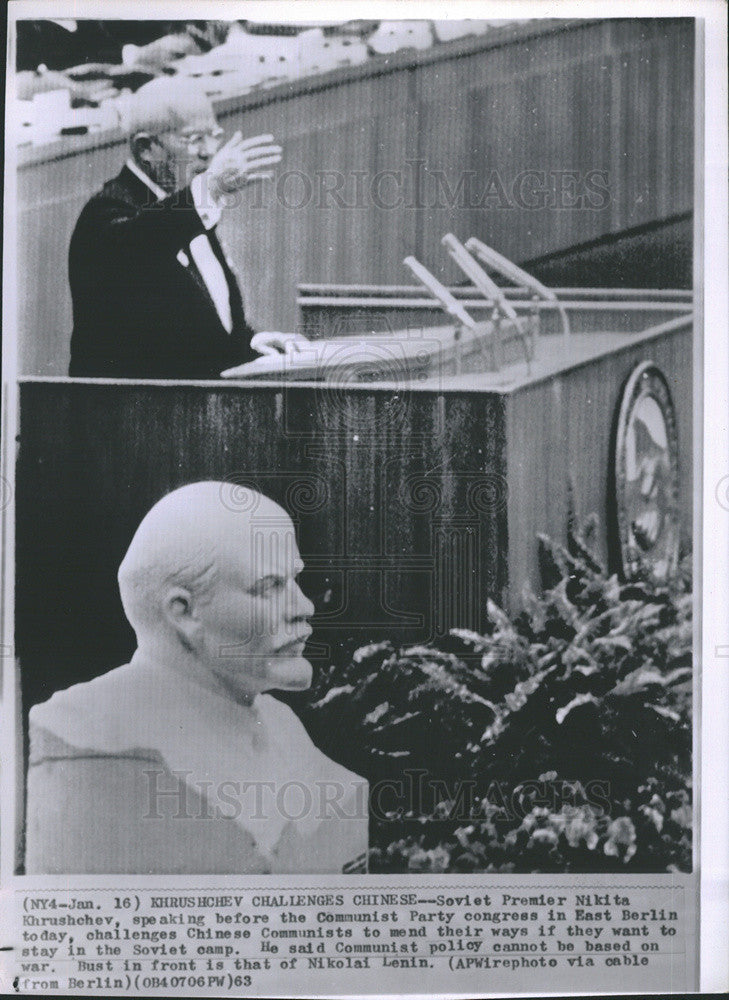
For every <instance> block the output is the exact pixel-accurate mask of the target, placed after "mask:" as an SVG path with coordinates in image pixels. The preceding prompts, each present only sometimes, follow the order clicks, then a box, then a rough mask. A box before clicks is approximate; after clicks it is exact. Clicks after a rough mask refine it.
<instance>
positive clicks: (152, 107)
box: [124, 76, 215, 138]
mask: <svg viewBox="0 0 729 1000" xmlns="http://www.w3.org/2000/svg"><path fill="white" fill-rule="evenodd" d="M214 117H215V116H214V112H213V106H212V104H211V103H210V101H209V99H208V97H207V96H206V94H205V92H204V91H203V90H202V88H201V87H200V86H199V85H198V84H197V83H196V82H195V81H194V80H188V79H175V78H172V77H169V76H160V77H157V78H156V79H154V80H150V81H149V83H145V84H144V85H143V86H142V87H140V88H139V90H137V91H136V93H134V94H133V95H132V96H131V98H130V100H129V103H128V106H127V109H126V113H125V121H124V124H125V126H126V131H127V134H128V135H129V137H130V138H133V137H134V136H135V135H137V134H138V133H139V132H147V133H149V134H150V135H159V134H160V133H162V132H167V131H179V130H181V129H183V128H184V127H185V126H186V125H188V124H190V123H197V122H199V121H203V120H204V121H208V122H210V121H214Z"/></svg>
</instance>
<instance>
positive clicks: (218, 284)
mask: <svg viewBox="0 0 729 1000" xmlns="http://www.w3.org/2000/svg"><path fill="white" fill-rule="evenodd" d="M127 167H128V168H129V169H130V170H131V171H132V173H133V174H134V175H135V176H136V177H138V178H139V179H140V181H143V182H144V183H145V184H146V185H147V187H148V188H149V189H150V191H152V193H153V194H155V195H156V196H157V198H159V199H160V200H162V198H167V197H168V194H167V192H166V191H164V190H163V189H162V188H161V187H160V186H159V184H155V182H154V181H153V180H152V178H151V177H148V176H147V174H145V173H144V171H143V170H140V168H139V167H138V166H137V164H136V163H135V162H134V160H132V159H131V158H130V159H128V160H127ZM190 191H191V192H192V200H193V203H194V205H195V209H196V211H197V214H198V215H199V216H200V221H201V222H202V224H203V225H204V226H205V228H206V229H212V228H213V226H215V225H217V223H218V221H219V220H220V214H221V212H220V207H219V206H218V205H216V204H214V203H210V204H209V203H208V202H210V199H209V198H207V199H206V197H205V194H206V188H205V186H204V180H203V177H202V175H201V174H198V176H197V177H195V178H194V180H193V181H192V183H191V184H190ZM189 249H190V253H191V254H192V259H193V260H194V261H195V264H196V265H197V269H198V271H199V272H200V275H201V277H202V279H203V281H204V282H205V285H206V287H207V290H208V292H209V293H210V297H211V299H212V300H213V303H214V304H215V308H216V310H217V313H218V316H219V317H220V322H221V323H222V324H223V326H224V327H225V329H226V330H227V331H228V333H230V332H231V330H232V329H233V316H232V313H231V310H230V295H229V293H228V282H227V281H226V280H225V272H224V271H223V268H222V266H221V264H220V261H219V260H218V258H217V257H216V256H215V254H214V253H213V248H212V247H211V246H210V240H209V239H208V237H207V236H206V235H205V234H204V233H200V235H199V236H196V237H195V238H194V239H193V240H192V242H191V243H190V248H189ZM178 260H180V263H181V264H182V265H183V267H185V266H189V264H187V265H186V264H185V257H184V254H180V255H178Z"/></svg>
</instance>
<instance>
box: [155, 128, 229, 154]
mask: <svg viewBox="0 0 729 1000" xmlns="http://www.w3.org/2000/svg"><path fill="white" fill-rule="evenodd" d="M168 134H169V135H171V136H173V137H174V139H175V141H176V142H177V143H179V144H180V145H182V146H185V147H186V149H187V151H188V153H199V152H200V149H201V148H203V147H204V148H206V149H213V150H218V149H220V146H221V145H222V143H223V140H224V139H225V131H224V130H223V129H222V128H216V129H211V130H210V131H207V132H187V133H180V132H169V133H168Z"/></svg>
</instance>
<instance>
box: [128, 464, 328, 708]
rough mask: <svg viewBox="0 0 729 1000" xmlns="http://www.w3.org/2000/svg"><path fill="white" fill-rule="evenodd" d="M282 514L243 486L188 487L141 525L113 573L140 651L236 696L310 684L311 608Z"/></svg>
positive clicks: (289, 528)
mask: <svg viewBox="0 0 729 1000" xmlns="http://www.w3.org/2000/svg"><path fill="white" fill-rule="evenodd" d="M302 569H303V563H302V562H301V558H300V556H299V552H298V548H297V546H296V538H295V534H294V526H293V524H292V522H291V519H290V518H289V516H288V514H287V513H286V511H285V510H283V508H281V507H279V505H278V504H276V503H274V502H273V501H272V500H270V499H268V497H265V496H263V495H262V494H260V493H257V492H256V491H254V490H251V489H248V488H247V487H241V486H237V485H235V484H233V483H225V482H199V483H191V484H190V485H188V486H183V487H181V488H180V489H177V490H174V491H173V492H172V493H168V494H167V496H165V497H163V498H162V499H161V500H160V501H159V502H158V503H156V504H155V505H154V507H152V509H151V510H150V511H149V512H148V513H147V514H146V516H145V517H144V518H143V520H142V522H141V524H140V525H139V527H138V529H137V531H136V532H135V534H134V537H133V538H132V541H131V543H130V545H129V548H128V550H127V553H126V555H125V556H124V559H123V561H122V564H121V566H120V567H119V590H120V593H121V598H122V604H123V606H124V611H125V613H126V616H127V618H128V619H129V621H130V623H131V625H132V627H133V628H134V631H135V632H136V634H137V640H138V643H139V647H140V650H142V649H145V650H147V651H149V652H151V653H152V655H153V656H157V657H160V656H161V657H163V658H167V659H170V660H173V661H175V662H176V663H178V664H179V663H182V662H184V663H185V664H186V669H189V670H192V671H195V672H196V673H197V674H198V675H204V676H207V677H213V678H214V679H215V683H217V684H222V686H223V687H224V688H225V689H226V690H227V691H228V692H231V691H232V692H233V694H234V697H236V698H242V699H246V698H247V699H250V698H251V697H255V694H256V693H259V692H260V691H264V690H267V689H268V688H270V687H278V688H284V689H291V688H294V689H295V688H301V687H307V686H308V684H309V683H310V680H311V667H310V666H309V664H308V663H307V661H306V660H303V659H302V653H303V648H304V644H305V642H306V639H307V638H308V636H309V634H310V632H311V628H310V627H309V625H308V621H307V619H308V618H309V617H310V616H311V615H312V614H313V611H314V607H313V605H312V604H311V602H310V601H309V600H308V599H307V598H306V597H305V596H304V594H303V593H302V592H301V590H300V589H299V586H298V584H297V582H296V577H297V576H298V574H299V573H300V572H301V570H302Z"/></svg>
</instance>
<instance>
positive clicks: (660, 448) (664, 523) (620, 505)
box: [615, 361, 679, 579]
mask: <svg viewBox="0 0 729 1000" xmlns="http://www.w3.org/2000/svg"><path fill="white" fill-rule="evenodd" d="M615 508H616V513H617V528H618V542H619V548H620V558H621V562H622V568H623V575H624V576H625V577H626V578H628V579H629V578H631V577H634V576H636V575H639V574H640V573H641V572H643V571H645V570H648V571H650V572H652V573H653V574H654V575H655V576H656V577H657V578H658V579H666V578H667V577H669V576H671V575H672V574H673V573H674V572H675V571H676V568H677V565H678V551H679V524H678V442H677V437H676V414H675V411H674V409H673V402H672V400H671V393H670V392H669V389H668V384H667V383H666V379H665V378H664V376H663V373H662V372H661V371H660V369H659V368H657V367H656V365H654V364H653V362H652V361H643V362H642V363H641V364H639V365H638V366H637V368H635V369H634V371H633V372H632V373H631V375H630V378H629V379H628V381H627V384H626V386H625V389H624V390H623V395H622V398H621V401H620V412H619V414H618V421H617V432H616V439H615Z"/></svg>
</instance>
